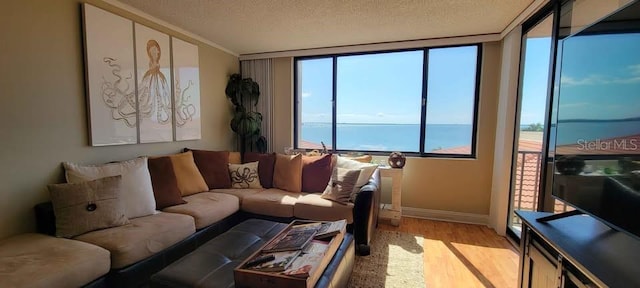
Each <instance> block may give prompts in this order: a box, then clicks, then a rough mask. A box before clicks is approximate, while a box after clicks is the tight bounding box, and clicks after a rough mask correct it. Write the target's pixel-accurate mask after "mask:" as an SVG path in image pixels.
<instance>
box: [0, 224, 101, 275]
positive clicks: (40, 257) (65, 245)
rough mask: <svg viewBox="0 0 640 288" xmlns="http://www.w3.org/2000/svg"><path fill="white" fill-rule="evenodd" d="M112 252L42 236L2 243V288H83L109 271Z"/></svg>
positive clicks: (32, 234)
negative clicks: (81, 287)
mask: <svg viewBox="0 0 640 288" xmlns="http://www.w3.org/2000/svg"><path fill="white" fill-rule="evenodd" d="M110 266H111V265H110V260H109V251H107V250H105V249H103V248H100V247H98V246H94V245H91V244H87V243H84V242H80V241H74V240H69V239H64V238H55V237H52V236H47V235H43V234H35V233H28V234H21V235H17V236H13V237H11V238H7V239H4V240H0V286H2V287H80V286H83V285H85V284H87V283H89V282H91V281H93V280H94V279H97V278H99V277H101V276H102V275H104V274H106V273H107V272H109V269H110Z"/></svg>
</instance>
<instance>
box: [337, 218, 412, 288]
mask: <svg viewBox="0 0 640 288" xmlns="http://www.w3.org/2000/svg"><path fill="white" fill-rule="evenodd" d="M423 242H424V239H423V238H422V236H417V235H411V234H407V233H402V232H395V231H384V230H377V231H376V234H375V236H374V237H373V240H372V241H371V243H370V245H371V255H369V256H356V263H355V266H354V268H353V274H351V280H349V286H348V287H352V288H360V287H366V288H368V287H371V288H373V287H376V288H378V287H399V288H400V287H401V288H406V287H412V288H413V287H425V283H424V263H423V254H424V248H423Z"/></svg>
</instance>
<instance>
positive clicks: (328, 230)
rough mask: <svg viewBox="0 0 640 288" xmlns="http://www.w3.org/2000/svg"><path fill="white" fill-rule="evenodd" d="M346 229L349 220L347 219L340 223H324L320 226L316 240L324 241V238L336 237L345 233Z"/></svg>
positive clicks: (339, 221)
mask: <svg viewBox="0 0 640 288" xmlns="http://www.w3.org/2000/svg"><path fill="white" fill-rule="evenodd" d="M346 227H347V220H345V219H342V220H338V221H330V222H324V223H322V224H320V228H319V229H318V232H317V233H316V235H315V236H314V238H315V239H324V238H328V237H331V236H334V235H336V234H338V233H340V231H344V230H345V229H346Z"/></svg>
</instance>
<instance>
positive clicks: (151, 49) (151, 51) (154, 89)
mask: <svg viewBox="0 0 640 288" xmlns="http://www.w3.org/2000/svg"><path fill="white" fill-rule="evenodd" d="M147 56H148V57H149V69H148V70H147V72H145V73H144V76H143V77H142V80H140V84H139V85H138V101H139V103H138V108H139V113H140V114H139V116H140V119H141V121H143V120H144V119H151V120H153V121H155V122H157V123H159V124H170V123H171V87H170V84H169V83H167V78H166V77H165V76H164V74H163V73H162V71H160V63H159V61H160V56H162V51H161V50H160V45H159V44H158V42H157V41H155V40H153V39H151V40H149V41H147Z"/></svg>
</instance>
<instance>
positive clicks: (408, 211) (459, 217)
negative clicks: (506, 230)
mask: <svg viewBox="0 0 640 288" xmlns="http://www.w3.org/2000/svg"><path fill="white" fill-rule="evenodd" d="M402 216H403V217H413V218H422V219H430V220H440V221H448V222H459V223H467V224H477V225H489V215H483V214H473V213H463V212H455V211H443V210H432V209H421V208H413V207H402Z"/></svg>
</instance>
